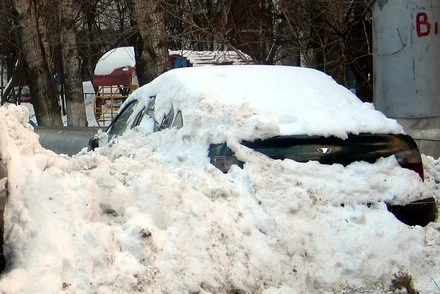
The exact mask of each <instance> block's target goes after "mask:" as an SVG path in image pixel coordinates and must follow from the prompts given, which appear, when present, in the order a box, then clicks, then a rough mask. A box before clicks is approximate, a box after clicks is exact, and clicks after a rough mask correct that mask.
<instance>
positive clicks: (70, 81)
mask: <svg viewBox="0 0 440 294" xmlns="http://www.w3.org/2000/svg"><path fill="white" fill-rule="evenodd" d="M58 7H59V15H60V19H61V29H60V40H61V58H62V65H63V76H64V79H63V80H64V83H65V84H64V90H65V98H66V111H67V125H68V126H75V127H84V126H87V116H86V110H85V104H84V96H83V91H82V71H81V62H80V59H79V54H78V49H77V42H76V32H75V26H74V17H75V15H74V9H73V3H72V0H63V1H61V3H60V5H59V6H58Z"/></svg>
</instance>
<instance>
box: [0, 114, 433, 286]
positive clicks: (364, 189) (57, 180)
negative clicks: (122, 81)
mask: <svg viewBox="0 0 440 294" xmlns="http://www.w3.org/2000/svg"><path fill="white" fill-rule="evenodd" d="M26 115H27V114H26V111H25V109H24V108H22V107H12V108H9V110H6V109H4V108H0V147H1V149H0V150H1V156H2V160H4V161H6V162H7V164H8V171H9V188H10V195H9V199H8V203H7V210H6V216H5V221H6V224H5V250H6V254H7V257H8V258H9V261H10V264H9V268H8V271H7V272H6V273H4V275H3V276H2V277H1V279H0V291H1V292H2V293H61V292H62V293H133V292H145V293H160V292H167V293H185V292H189V293H195V292H197V293H266V294H267V293H316V292H324V293H325V292H343V291H346V292H351V293H356V292H376V293H377V292H379V293H383V292H387V291H389V290H390V289H392V286H391V284H392V280H393V279H394V278H395V275H398V276H402V275H403V276H404V275H405V274H407V275H410V276H411V277H412V280H413V286H414V288H415V289H417V290H419V291H421V293H435V292H438V291H440V288H439V285H440V274H439V273H440V257H439V256H440V224H439V223H433V224H430V225H428V226H427V227H426V228H421V227H408V226H406V225H404V224H402V223H400V222H399V221H397V220H396V219H395V218H394V216H393V215H392V214H390V213H389V212H387V209H386V206H385V204H384V202H383V201H387V200H390V199H393V200H394V201H396V202H398V203H403V202H407V201H409V200H410V199H411V197H412V195H413V194H415V193H422V194H426V195H432V194H433V193H435V195H436V197H438V193H439V187H438V183H439V179H440V163H439V161H438V160H435V159H432V158H429V157H424V160H425V162H426V172H427V174H428V178H427V180H426V181H425V182H424V183H423V182H421V181H420V180H419V179H418V177H417V175H416V174H415V173H413V172H410V171H408V170H403V169H401V168H399V167H398V165H397V163H396V161H395V160H394V158H385V159H381V160H380V161H379V162H378V163H377V164H374V165H372V164H367V163H361V162H359V163H354V164H352V165H349V166H348V167H346V168H343V167H342V166H340V165H331V166H323V165H320V164H317V163H315V162H309V163H296V162H293V161H290V160H284V161H273V160H269V159H267V158H266V157H264V156H261V155H259V154H256V153H254V152H251V151H249V150H247V149H240V147H237V150H238V151H239V153H240V156H241V157H242V158H244V159H246V160H247V163H246V164H245V166H244V168H243V169H240V168H238V167H234V168H232V169H231V171H230V172H229V173H227V174H223V173H221V172H220V171H219V170H217V169H216V168H214V167H213V166H212V165H210V164H209V162H208V159H207V157H206V155H207V151H206V145H204V144H206V143H205V142H204V141H203V140H202V139H200V137H199V136H198V134H197V133H192V134H191V133H190V132H189V131H188V130H187V131H185V132H179V131H176V130H166V131H163V132H160V133H153V134H145V133H143V132H141V131H140V130H136V129H135V130H132V131H130V132H128V133H127V134H125V135H124V136H121V137H119V138H118V139H117V140H115V142H113V144H111V146H106V147H102V148H100V149H98V150H97V151H96V152H92V153H88V154H85V155H81V156H74V157H72V158H69V157H65V156H57V155H55V154H54V153H52V152H50V151H47V150H44V149H42V148H41V147H40V146H39V144H38V142H37V138H36V135H35V134H33V133H32V130H31V128H30V127H29V125H27V123H26V122H25V121H26V119H25V117H26ZM367 203H369V204H368V205H367Z"/></svg>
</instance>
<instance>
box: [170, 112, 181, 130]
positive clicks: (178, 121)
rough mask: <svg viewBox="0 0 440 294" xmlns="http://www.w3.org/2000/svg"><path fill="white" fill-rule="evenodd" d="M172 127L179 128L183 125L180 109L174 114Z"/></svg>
mask: <svg viewBox="0 0 440 294" xmlns="http://www.w3.org/2000/svg"><path fill="white" fill-rule="evenodd" d="M171 127H172V128H178V129H180V128H181V127H183V118H182V111H180V110H179V111H178V112H177V114H176V117H175V118H174V121H173V123H172V124H171Z"/></svg>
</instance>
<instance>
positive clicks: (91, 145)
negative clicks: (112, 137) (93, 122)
mask: <svg viewBox="0 0 440 294" xmlns="http://www.w3.org/2000/svg"><path fill="white" fill-rule="evenodd" d="M98 147H99V138H98V136H93V137H92V138H91V139H90V140H89V144H88V147H87V151H93V150H95V148H98Z"/></svg>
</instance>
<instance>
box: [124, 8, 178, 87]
mask: <svg viewBox="0 0 440 294" xmlns="http://www.w3.org/2000/svg"><path fill="white" fill-rule="evenodd" d="M131 4H132V5H131V8H132V9H131V18H132V23H133V25H134V26H135V28H136V29H137V32H138V38H137V40H136V46H135V53H136V74H137V77H138V81H139V85H144V84H146V83H148V82H150V81H152V80H153V79H154V78H156V77H157V76H158V75H160V74H161V73H163V72H165V71H167V70H168V69H169V68H170V65H169V56H168V47H167V42H166V32H165V11H164V7H163V0H132V3H131Z"/></svg>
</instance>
